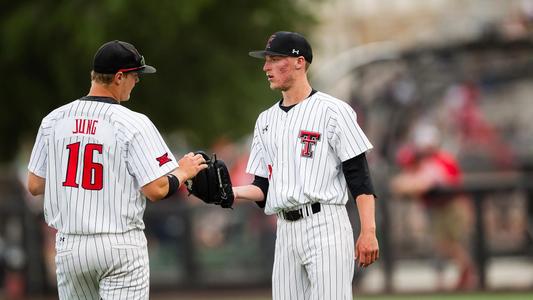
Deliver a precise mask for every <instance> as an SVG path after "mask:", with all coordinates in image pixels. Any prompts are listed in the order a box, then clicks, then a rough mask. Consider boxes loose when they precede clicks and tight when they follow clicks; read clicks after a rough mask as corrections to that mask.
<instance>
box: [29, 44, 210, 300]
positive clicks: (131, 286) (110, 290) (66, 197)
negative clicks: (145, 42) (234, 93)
mask: <svg viewBox="0 0 533 300" xmlns="http://www.w3.org/2000/svg"><path fill="white" fill-rule="evenodd" d="M155 71H156V70H155V68H154V67H152V66H149V65H146V64H145V62H144V57H143V56H142V55H140V54H139V52H138V51H137V49H136V48H135V47H134V46H133V45H131V44H129V43H126V42H122V41H111V42H108V43H105V44H104V45H102V47H100V48H99V49H98V51H97V52H96V54H95V56H94V61H93V70H92V72H91V88H90V90H89V94H88V95H87V96H84V97H81V98H79V99H77V100H74V101H72V102H70V103H68V104H65V105H63V106H61V107H59V108H57V109H55V110H54V111H52V112H51V113H49V114H48V115H47V116H46V117H44V119H43V120H42V123H41V126H40V128H39V132H38V134H37V138H36V140H35V145H34V147H33V151H32V153H31V158H30V162H29V166H28V170H29V173H28V190H29V191H30V193H32V194H33V195H41V194H44V216H45V220H46V222H47V223H48V225H49V226H51V227H53V228H55V229H57V236H56V251H57V254H56V267H57V272H56V273H57V284H58V293H59V298H60V299H148V297H149V266H148V251H147V247H146V238H145V236H144V232H143V230H144V222H143V214H144V210H145V207H146V198H148V199H150V200H152V201H157V200H160V199H163V198H166V197H168V196H170V195H172V194H173V193H175V192H176V190H177V189H178V188H179V186H180V184H181V183H183V182H185V181H186V180H188V179H190V178H193V177H194V176H196V174H197V173H198V172H199V171H200V170H202V169H204V168H205V167H206V165H205V159H204V158H203V157H202V156H201V155H194V154H192V153H189V154H187V155H185V156H183V157H182V158H181V159H180V160H179V162H177V161H176V159H175V158H174V156H173V155H172V153H171V152H170V151H169V149H168V147H167V145H166V144H165V142H164V141H163V139H162V137H161V135H160V134H159V132H158V130H157V129H156V127H155V126H154V124H153V123H152V122H151V121H150V119H148V117H146V116H145V115H143V114H140V113H137V112H133V111H131V110H130V109H128V108H126V107H124V106H122V105H121V103H122V102H123V101H127V100H129V98H130V93H131V91H132V89H133V88H134V87H135V85H136V84H137V83H138V82H139V76H140V75H141V74H144V73H155Z"/></svg>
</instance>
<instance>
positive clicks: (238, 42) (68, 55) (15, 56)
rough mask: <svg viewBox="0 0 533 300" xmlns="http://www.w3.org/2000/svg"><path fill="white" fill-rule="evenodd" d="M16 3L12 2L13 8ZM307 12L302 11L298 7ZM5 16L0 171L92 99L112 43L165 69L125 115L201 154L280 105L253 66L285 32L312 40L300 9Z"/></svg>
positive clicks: (148, 6)
mask: <svg viewBox="0 0 533 300" xmlns="http://www.w3.org/2000/svg"><path fill="white" fill-rule="evenodd" d="M4 2H6V1H4ZM298 3H300V4H298ZM3 6H4V7H3V9H2V12H0V17H1V19H0V24H1V25H0V26H1V27H0V45H1V47H0V65H1V66H2V77H3V78H2V86H3V91H2V92H3V96H2V98H3V100H2V104H3V107H4V108H3V109H2V110H1V111H0V119H1V120H2V121H1V122H2V126H1V127H0V138H2V140H4V141H7V140H10V141H13V140H14V142H15V143H11V145H13V146H14V147H8V146H6V145H4V146H3V147H2V148H1V150H0V161H9V160H10V159H12V157H13V155H14V153H15V152H16V151H17V145H18V144H19V143H20V141H21V140H22V139H30V140H32V139H33V138H34V136H35V134H36V132H37V128H38V126H39V123H40V120H41V119H42V118H43V117H44V116H45V115H46V114H47V113H48V112H50V111H51V110H52V109H54V108H55V107H58V106H60V105H62V104H65V103H67V102H70V101H72V100H74V99H76V98H78V97H80V96H83V95H85V94H87V92H88V90H89V85H90V82H89V81H90V78H89V74H90V70H91V67H92V58H93V55H94V53H95V52H96V50H97V48H98V47H99V46H100V45H101V44H103V43H104V42H107V41H109V40H114V39H119V40H124V41H128V42H131V43H133V44H134V45H135V46H136V47H137V48H138V49H139V51H140V52H141V53H142V54H143V55H144V56H145V59H146V62H147V63H148V64H150V65H153V66H155V67H156V68H157V69H158V72H157V74H155V76H146V77H143V78H142V79H141V82H140V84H139V85H138V86H137V87H136V88H135V89H134V91H133V94H132V100H131V101H130V102H128V103H125V104H124V105H126V106H128V107H130V108H131V109H133V110H137V111H140V112H143V113H145V114H146V115H148V116H149V117H150V118H151V119H152V120H153V121H154V123H155V124H156V126H158V128H159V129H160V130H161V131H165V132H171V131H181V132H184V133H185V134H186V136H187V137H188V139H189V140H190V142H191V143H192V144H193V145H195V146H197V147H206V146H209V145H210V144H211V143H212V142H213V141H214V140H215V139H216V138H217V137H221V136H226V137H229V138H238V137H241V136H242V135H244V134H247V133H250V132H251V131H252V130H253V125H254V124H253V123H254V121H255V118H256V117H257V114H258V113H259V112H260V111H261V110H263V109H265V108H267V107H268V106H269V105H271V104H272V103H274V101H275V98H276V97H279V94H278V93H275V92H271V91H269V89H268V84H267V82H266V80H265V76H264V73H263V72H262V70H261V67H262V62H261V61H260V60H257V59H253V58H250V57H248V55H247V53H248V51H250V50H256V49H261V48H263V47H264V45H265V42H266V40H267V38H268V36H269V35H270V34H271V33H273V32H275V31H278V30H292V31H300V32H304V33H305V32H308V30H307V29H308V28H309V26H310V25H312V24H313V22H314V21H313V18H312V15H311V5H307V6H304V5H302V2H299V1H284V0H268V1H248V0H226V1H216V0H187V1H186V0H182V1H142V0H128V1H126V0H106V1H81V0H70V1H57V0H40V1H23V0H20V1H12V2H9V3H5V4H4V5H3Z"/></svg>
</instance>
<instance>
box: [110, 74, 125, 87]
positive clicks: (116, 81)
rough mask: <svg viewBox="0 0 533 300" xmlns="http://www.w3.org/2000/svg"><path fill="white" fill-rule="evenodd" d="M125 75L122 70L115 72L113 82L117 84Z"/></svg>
mask: <svg viewBox="0 0 533 300" xmlns="http://www.w3.org/2000/svg"><path fill="white" fill-rule="evenodd" d="M125 77H126V75H124V73H122V72H117V73H115V78H114V80H113V82H114V83H115V84H116V85H119V84H120V82H121V81H122V80H124V78H125Z"/></svg>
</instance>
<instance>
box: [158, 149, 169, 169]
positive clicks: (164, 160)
mask: <svg viewBox="0 0 533 300" xmlns="http://www.w3.org/2000/svg"><path fill="white" fill-rule="evenodd" d="M156 160H157V161H158V162H159V166H160V167H161V166H162V165H164V164H166V163H167V162H169V161H172V159H170V157H168V152H167V153H165V154H163V155H161V156H159V157H158V158H156Z"/></svg>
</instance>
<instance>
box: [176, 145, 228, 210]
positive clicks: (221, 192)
mask: <svg viewBox="0 0 533 300" xmlns="http://www.w3.org/2000/svg"><path fill="white" fill-rule="evenodd" d="M194 154H201V155H202V156H203V157H204V159H205V161H206V163H207V168H206V169H203V170H202V171H200V172H198V174H197V175H196V176H195V177H194V178H192V179H189V180H187V181H185V185H186V186H187V190H188V191H189V195H190V194H193V195H195V196H196V197H198V198H200V199H201V200H202V201H204V202H205V203H211V204H216V205H220V206H221V207H223V208H231V207H232V206H233V200H234V199H235V197H234V195H233V189H232V185H231V179H230V176H229V172H228V168H227V167H226V164H225V163H224V162H223V161H222V160H219V159H217V156H216V154H213V158H212V159H211V158H210V157H209V156H208V155H207V154H206V153H205V152H203V151H196V152H194Z"/></svg>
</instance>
